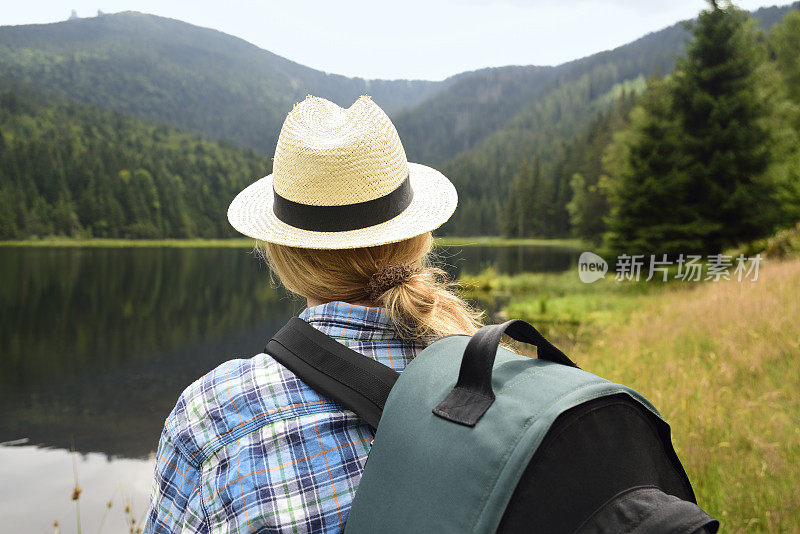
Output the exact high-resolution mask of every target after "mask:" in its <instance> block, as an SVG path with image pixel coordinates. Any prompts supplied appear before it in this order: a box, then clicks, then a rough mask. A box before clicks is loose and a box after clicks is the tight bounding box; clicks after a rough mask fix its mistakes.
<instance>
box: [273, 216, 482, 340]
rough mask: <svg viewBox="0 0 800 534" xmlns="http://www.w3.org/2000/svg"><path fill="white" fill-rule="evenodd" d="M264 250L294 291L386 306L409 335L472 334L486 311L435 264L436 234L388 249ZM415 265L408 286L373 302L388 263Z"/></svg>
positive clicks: (281, 247)
mask: <svg viewBox="0 0 800 534" xmlns="http://www.w3.org/2000/svg"><path fill="white" fill-rule="evenodd" d="M265 245H266V246H260V247H258V250H259V252H260V253H261V255H262V256H263V257H264V258H265V260H266V261H267V263H268V264H269V266H270V269H271V270H272V272H273V273H275V274H276V275H277V276H278V278H279V279H280V281H281V283H282V284H283V285H284V287H286V289H288V290H289V291H291V292H292V293H296V294H298V295H301V296H303V297H306V298H310V299H313V300H316V301H320V302H331V301H344V302H350V303H358V302H369V303H371V304H373V305H376V306H379V307H382V308H386V309H387V310H388V312H389V316H390V318H391V319H392V321H393V322H394V324H395V326H396V327H397V330H398V333H399V334H400V335H401V336H403V337H411V338H439V337H443V336H447V335H451V334H465V335H472V334H474V333H475V331H476V330H477V329H478V328H479V327H480V326H481V325H482V321H481V316H482V314H481V312H479V311H478V310H476V309H474V308H473V307H472V306H470V305H469V304H468V303H467V302H465V301H464V300H463V299H461V298H460V297H459V296H458V295H456V294H455V293H454V292H453V291H452V290H451V287H452V286H453V284H452V283H450V282H449V279H448V276H447V274H446V273H445V272H444V271H443V270H441V269H439V268H436V267H434V266H433V265H432V264H431V262H430V253H431V249H432V247H433V238H432V236H431V233H430V232H427V233H424V234H421V235H418V236H416V237H412V238H411V239H406V240H403V241H399V242H397V243H389V244H386V245H377V246H373V247H365V248H357V249H344V250H324V249H308V248H298V247H290V246H286V245H277V244H275V243H266V244H265ZM390 264H399V265H405V266H409V267H412V268H413V269H411V270H412V271H413V272H412V273H411V274H410V276H408V277H407V278H406V279H405V280H404V281H403V282H402V283H400V284H398V285H395V286H393V287H390V288H388V289H386V290H385V291H383V292H382V293H381V294H380V296H379V297H378V298H377V301H375V300H374V299H371V298H370V290H369V288H368V285H369V281H370V279H371V278H372V277H373V275H375V274H376V273H379V272H381V270H382V269H384V268H385V267H386V266H387V265H390Z"/></svg>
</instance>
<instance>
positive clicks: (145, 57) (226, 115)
mask: <svg viewBox="0 0 800 534" xmlns="http://www.w3.org/2000/svg"><path fill="white" fill-rule="evenodd" d="M0 84H3V85H6V86H8V85H9V84H14V85H15V86H21V87H23V88H27V87H32V88H35V89H37V90H38V91H41V92H43V93H45V94H54V95H57V96H60V97H64V98H68V99H72V100H76V101H78V102H81V103H84V104H89V105H93V106H97V107H101V108H106V109H112V110H116V111H122V112H125V113H129V114H132V115H136V116H138V117H142V118H146V119H153V120H159V121H166V122H169V123H171V124H173V125H175V126H178V127H180V128H183V129H186V130H190V131H193V132H195V133H200V134H203V135H204V136H205V137H207V138H209V139H212V140H214V139H225V140H227V141H230V142H233V143H236V144H240V145H243V146H249V147H251V148H254V149H256V150H258V151H259V152H261V153H263V154H268V153H271V152H272V151H273V150H274V149H275V142H276V141H277V135H278V132H279V130H280V127H281V124H282V123H283V119H284V118H285V116H286V112H287V110H288V109H290V108H291V106H292V105H293V104H294V103H295V102H297V101H300V100H302V99H303V98H304V97H305V95H306V94H308V93H312V94H317V95H325V96H326V97H327V98H329V99H331V100H333V101H335V102H337V103H338V104H340V105H350V104H352V102H353V101H354V100H355V99H356V98H357V97H358V96H359V95H361V94H365V93H369V94H371V95H372V96H373V98H374V99H375V101H376V102H378V103H379V104H380V105H381V106H383V107H384V109H386V110H387V112H390V113H391V112H396V111H398V110H399V109H401V108H403V107H406V106H408V105H411V104H413V103H415V102H417V101H419V100H420V99H421V98H423V97H425V96H427V95H429V94H430V93H431V92H432V91H434V90H435V89H437V88H439V87H441V86H444V85H446V84H444V83H442V82H429V81H408V80H397V81H387V80H364V79H361V78H347V77H345V76H339V75H335V74H327V73H324V72H321V71H318V70H314V69H311V68H308V67H304V66H303V65H299V64H297V63H294V62H292V61H289V60H288V59H285V58H283V57H280V56H278V55H275V54H273V53H271V52H268V51H266V50H262V49H260V48H258V47H256V46H254V45H252V44H250V43H248V42H246V41H244V40H242V39H239V38H236V37H232V36H230V35H227V34H224V33H222V32H219V31H216V30H211V29H207V28H200V27H197V26H193V25H191V24H187V23H185V22H181V21H178V20H173V19H167V18H163V17H157V16H154V15H146V14H142V13H135V12H126V13H119V14H113V15H103V16H100V17H93V18H86V19H75V20H69V21H65V22H59V23H54V24H36V25H26V26H3V27H0Z"/></svg>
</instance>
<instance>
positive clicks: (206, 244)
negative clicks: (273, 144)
mask: <svg viewBox="0 0 800 534" xmlns="http://www.w3.org/2000/svg"><path fill="white" fill-rule="evenodd" d="M256 243H257V241H256V240H254V239H247V238H244V239H242V238H231V239H113V238H112V239H107V238H92V239H72V238H46V239H23V240H19V241H0V247H30V248H37V247H41V248H254V247H255V246H256ZM434 245H435V246H440V247H514V246H539V247H560V248H570V249H576V250H577V249H580V248H582V247H584V246H585V243H584V242H583V241H581V240H580V239H570V238H567V239H564V238H554V239H545V238H541V239H539V238H505V237H491V236H476V237H450V236H448V237H436V238H434Z"/></svg>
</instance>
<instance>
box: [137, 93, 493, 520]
mask: <svg viewBox="0 0 800 534" xmlns="http://www.w3.org/2000/svg"><path fill="white" fill-rule="evenodd" d="M456 203H457V195H456V191H455V188H454V187H453V185H452V184H451V183H450V182H449V181H448V180H447V178H445V177H444V176H443V175H442V174H441V173H439V172H438V171H436V170H434V169H431V168H429V167H425V166H423V165H419V164H415V163H409V162H408V161H407V160H406V155H405V151H404V150H403V146H402V144H401V142H400V139H399V137H398V135H397V131H396V130H395V128H394V125H393V124H392V123H391V121H390V120H389V118H388V117H387V116H386V114H385V113H384V112H383V110H381V109H380V108H379V107H378V106H377V105H376V104H375V103H374V102H372V100H371V99H370V98H369V97H367V96H362V97H360V98H359V99H358V100H357V101H356V102H355V103H354V104H353V105H352V106H350V107H349V108H348V109H343V108H340V107H339V106H337V105H335V104H333V103H332V102H329V101H327V100H324V99H322V98H316V97H312V96H309V97H307V98H306V100H304V101H303V102H301V103H299V104H297V105H295V107H294V109H293V110H292V111H291V112H290V113H289V115H288V116H287V118H286V121H285V122H284V124H283V127H282V129H281V133H280V137H279V139H278V144H277V147H276V150H275V159H274V164H273V174H271V175H270V176H267V177H265V178H262V179H261V180H258V181H257V182H255V183H253V184H252V185H250V186H249V187H247V188H246V189H245V190H244V191H242V192H241V193H240V194H239V195H238V196H237V197H236V199H234V201H233V202H232V204H231V206H230V209H229V210H228V219H229V220H230V222H231V224H232V225H233V226H234V227H235V228H236V229H237V230H238V231H240V232H242V233H243V234H245V235H248V236H251V237H253V238H255V239H258V240H260V241H263V242H264V243H265V245H264V246H263V247H261V248H260V250H261V251H262V253H263V254H264V256H265V257H266V259H267V261H268V263H269V265H270V267H271V269H272V271H273V272H274V273H275V274H276V275H277V276H278V278H279V279H280V281H281V282H282V283H283V284H284V286H285V287H286V288H288V289H289V290H290V291H292V292H294V293H296V294H298V295H301V296H302V297H304V298H305V299H306V300H307V304H308V307H307V308H306V309H305V310H304V311H303V312H302V313H301V314H300V317H301V318H302V319H305V320H306V321H308V322H309V323H310V324H311V325H312V326H314V327H316V328H318V329H319V330H321V331H322V332H324V333H326V334H328V335H330V336H332V337H333V338H335V339H336V340H338V341H339V342H341V343H343V344H344V345H346V346H347V347H349V348H351V349H354V350H356V351H357V352H360V353H362V354H363V355H364V356H366V357H369V358H373V359H375V360H377V361H378V362H381V363H383V364H385V365H387V366H389V367H391V368H393V369H394V370H396V371H398V372H402V370H403V369H404V368H405V366H406V364H408V362H409V361H410V360H411V359H413V358H414V356H415V355H416V354H417V353H418V352H419V351H421V350H422V349H423V348H424V347H425V346H426V345H427V344H428V343H430V342H431V341H432V340H434V339H436V338H439V337H442V336H446V335H450V334H468V335H471V334H472V333H474V332H475V330H476V329H477V328H478V327H479V326H480V320H479V314H478V313H477V312H476V311H475V310H473V309H471V308H470V307H469V306H468V305H467V304H466V303H465V302H464V301H462V300H461V299H460V298H458V297H457V296H456V295H455V294H453V293H451V292H450V291H449V290H448V288H447V286H446V285H445V283H444V275H443V273H442V272H441V271H440V270H438V269H435V268H433V267H431V266H430V265H429V263H428V261H427V259H428V254H429V252H430V250H431V243H432V238H431V231H432V230H433V229H435V228H437V227H439V226H440V225H441V224H443V223H444V222H445V221H446V220H447V219H448V218H449V217H450V216H451V215H452V213H453V211H454V210H455V207H456ZM373 432H374V430H373V429H372V428H371V427H370V426H368V425H367V424H366V423H364V422H363V421H361V420H360V419H359V418H358V417H357V416H356V415H355V414H354V413H353V412H350V411H347V410H345V409H343V408H342V406H341V405H339V404H337V403H335V402H333V401H331V400H329V399H327V398H325V397H322V396H320V395H319V394H317V393H316V392H315V391H314V390H313V389H311V388H310V387H309V386H308V385H307V384H305V383H304V382H303V381H301V380H300V379H299V378H297V377H296V376H294V375H293V374H292V373H291V372H290V371H289V370H287V369H286V368H284V367H283V366H281V365H280V364H278V363H277V362H276V361H275V360H274V359H272V358H271V357H270V356H269V355H267V354H258V355H256V356H255V357H253V358H251V359H248V360H231V361H228V362H226V363H224V364H222V365H220V366H219V367H218V368H216V369H215V370H213V371H212V372H210V373H209V374H207V375H206V376H204V377H202V378H200V379H199V380H198V381H196V382H195V383H194V384H192V385H191V386H189V387H188V388H187V389H186V391H184V392H183V394H182V395H181V396H180V398H179V399H178V403H177V405H176V406H175V409H174V410H173V411H172V413H171V414H170V415H169V417H168V418H167V421H166V423H165V427H164V431H163V433H162V436H161V440H160V443H159V448H158V453H157V466H156V473H155V479H154V483H153V495H152V502H151V507H150V510H149V512H148V517H147V523H146V525H145V532H341V531H342V530H343V527H344V523H345V521H346V520H347V514H348V512H349V510H350V504H351V502H352V499H353V496H354V494H355V491H356V489H357V486H358V482H359V480H360V478H361V473H362V471H363V469H364V463H365V462H366V459H367V454H368V453H369V449H370V445H371V441H372V437H373Z"/></svg>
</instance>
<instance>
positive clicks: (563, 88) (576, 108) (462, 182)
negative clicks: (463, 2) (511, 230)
mask: <svg viewBox="0 0 800 534" xmlns="http://www.w3.org/2000/svg"><path fill="white" fill-rule="evenodd" d="M798 6H800V3H795V4H794V5H793V6H787V7H780V8H776V7H772V8H764V9H760V10H758V11H756V12H754V13H753V17H754V18H756V19H757V20H758V21H759V24H760V26H761V27H762V28H764V29H768V28H769V27H771V26H772V25H774V24H775V23H777V22H780V21H781V20H782V18H783V16H784V15H785V14H786V13H787V12H788V11H789V10H790V9H794V8H797V7H798ZM687 35H688V33H687V30H686V28H685V27H684V24H683V23H679V24H675V25H673V26H670V27H669V28H666V29H664V30H661V31H658V32H655V33H651V34H648V35H647V36H645V37H642V38H641V39H638V40H636V41H634V42H632V43H629V44H627V45H624V46H621V47H619V48H616V49H614V50H610V51H606V52H601V53H599V54H594V55H592V56H589V57H586V58H583V59H579V60H576V61H572V62H569V63H565V64H563V65H559V66H558V67H555V68H554V69H552V71H551V72H548V73H547V74H548V76H549V77H550V79H549V80H547V81H545V82H543V83H542V86H540V87H539V88H538V90H537V96H536V97H535V98H531V99H529V100H528V101H526V102H525V103H524V104H523V105H521V106H519V107H517V108H516V111H515V112H514V113H513V114H511V115H510V116H509V117H508V118H507V120H505V121H504V122H503V123H502V124H501V125H500V126H499V127H497V128H494V129H489V128H487V127H486V125H487V124H490V123H491V122H492V121H493V119H496V117H495V116H493V114H500V115H502V111H501V110H499V106H495V107H489V106H482V104H481V102H480V98H477V97H475V98H473V99H472V101H465V100H464V99H461V104H462V106H461V108H460V111H461V113H462V114H468V115H467V116H468V117H469V122H468V124H464V123H466V122H467V121H466V120H465V119H463V118H462V125H461V131H460V132H459V133H458V134H454V135H453V136H451V137H458V138H460V139H470V140H472V143H471V144H469V145H468V144H467V143H465V144H464V145H468V147H467V148H466V149H463V150H460V151H459V150H458V148H459V147H458V146H456V145H455V144H451V145H450V146H449V147H447V148H449V149H450V151H448V152H446V153H445V154H438V155H437V157H438V158H439V159H438V160H431V161H432V162H433V163H436V164H438V161H445V163H443V164H442V165H440V170H441V171H442V172H444V173H445V174H446V175H447V176H449V177H450V178H451V179H452V180H453V181H454V183H455V185H456V187H457V188H458V190H459V192H460V194H461V198H462V203H461V206H460V208H459V210H458V211H457V212H456V214H455V216H454V217H453V218H452V219H451V220H450V221H449V222H448V224H447V225H446V226H445V227H444V228H443V230H445V231H446V232H447V233H454V234H461V235H463V234H465V233H466V234H469V233H474V230H470V229H474V228H475V227H476V226H477V227H479V228H481V233H485V234H495V235H496V234H499V233H501V232H502V230H503V228H502V221H503V217H502V214H501V212H502V210H504V209H505V208H506V201H507V198H508V196H509V195H508V191H509V190H508V187H509V185H510V184H511V183H512V181H513V179H514V176H515V174H516V173H517V172H518V170H519V168H520V164H521V162H522V161H523V160H524V159H528V160H531V159H533V158H534V156H538V158H539V163H540V165H541V169H542V174H543V175H545V176H546V177H547V179H549V180H550V183H548V184H547V187H546V188H545V189H546V194H547V199H546V200H547V202H548V203H549V205H551V206H554V207H556V208H557V209H558V210H559V211H560V213H558V214H556V216H557V218H558V219H559V220H561V221H566V208H565V205H566V203H567V202H568V201H569V199H570V196H571V191H570V190H569V184H568V180H569V178H570V177H569V176H561V175H555V174H554V172H553V171H554V169H555V166H556V164H557V162H558V161H559V160H560V159H561V158H563V155H564V150H565V147H566V145H567V144H568V142H569V141H570V140H571V139H572V138H573V137H575V136H576V135H578V134H580V133H581V132H583V131H584V130H585V129H586V128H587V127H589V125H590V123H591V121H592V120H593V119H595V118H596V116H597V114H598V113H601V112H604V111H605V110H607V109H608V108H609V107H610V106H611V104H613V103H614V102H615V101H616V99H617V98H618V97H619V95H620V94H622V92H623V90H629V91H639V90H641V89H643V88H644V85H645V84H644V82H645V79H646V78H647V77H651V76H657V75H661V74H664V73H667V72H670V71H671V69H672V67H673V62H674V57H675V56H676V55H679V54H680V53H682V51H683V48H684V44H685V39H686V37H687ZM522 68H523V69H531V68H532V67H522ZM464 85H469V86H471V87H473V88H474V87H480V86H481V85H482V81H481V80H480V77H479V76H478V73H474V74H471V75H470V76H467V75H464V77H463V78H462V79H461V80H460V82H459V84H453V85H451V86H450V87H448V88H444V89H442V90H441V91H440V92H438V93H437V94H436V95H434V96H433V97H431V98H429V99H427V100H425V101H422V102H420V103H419V104H417V105H416V106H414V107H413V108H411V109H409V110H408V111H406V112H404V113H402V114H399V115H398V116H397V118H396V123H397V124H398V130H400V134H401V136H404V137H403V138H404V139H411V140H412V141H411V142H410V143H408V142H405V144H406V145H407V152H408V155H409V158H410V159H413V160H418V161H422V162H423V163H425V162H427V161H426V158H428V157H430V156H429V154H428V153H427V152H426V150H429V149H425V148H418V147H430V146H441V145H442V142H441V141H440V140H438V139H435V138H434V137H435V136H441V133H439V131H438V130H437V128H438V126H437V121H435V120H433V119H431V120H427V121H426V120H425V119H424V117H437V108H436V106H434V105H432V104H434V103H435V102H438V101H447V100H448V99H449V98H458V97H457V95H455V94H453V92H454V90H455V89H456V88H457V87H460V88H461V90H462V91H464V89H463V86H464ZM506 87H508V85H498V86H496V87H494V89H493V90H494V94H502V92H503V90H504V89H505V88H506ZM476 94H477V93H476ZM500 102H502V100H500ZM451 115H452V114H451ZM451 120H452V116H451ZM441 121H442V119H441V118H440V119H439V121H438V122H441ZM409 124H413V126H414V127H413V128H410V127H408V126H409ZM428 132H434V134H430V135H429V134H428ZM567 231H568V227H567V226H565V225H564V224H561V225H560V227H555V228H553V229H552V232H551V233H550V234H548V235H550V236H553V235H557V236H558V235H565V234H566V232H567Z"/></svg>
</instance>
